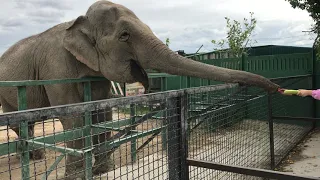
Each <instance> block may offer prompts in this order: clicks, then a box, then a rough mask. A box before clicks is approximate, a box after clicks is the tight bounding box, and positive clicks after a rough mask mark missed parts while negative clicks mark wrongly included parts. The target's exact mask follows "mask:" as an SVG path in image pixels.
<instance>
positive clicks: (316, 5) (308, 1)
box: [285, 0, 320, 57]
mask: <svg viewBox="0 0 320 180" xmlns="http://www.w3.org/2000/svg"><path fill="white" fill-rule="evenodd" d="M285 1H288V2H289V3H290V4H291V6H292V7H293V8H299V9H302V10H306V11H307V12H308V13H309V15H310V17H312V19H313V20H314V22H315V24H314V25H313V27H312V28H311V32H313V33H315V34H316V35H317V37H316V39H315V41H314V43H313V48H314V49H317V51H318V53H317V56H318V57H320V37H319V36H320V1H319V0H285Z"/></svg>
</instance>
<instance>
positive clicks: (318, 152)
mask: <svg viewBox="0 0 320 180" xmlns="http://www.w3.org/2000/svg"><path fill="white" fill-rule="evenodd" d="M319 167H320V128H318V129H316V130H314V131H313V132H312V133H310V134H309V135H308V137H307V138H306V139H305V140H304V141H303V142H301V143H300V144H299V145H298V146H297V147H296V148H294V149H293V150H292V151H291V153H290V154H289V156H288V157H287V158H286V159H285V160H284V161H283V163H282V165H281V166H280V169H279V170H280V171H283V172H288V173H290V174H296V175H302V176H312V177H319V178H320V171H319Z"/></svg>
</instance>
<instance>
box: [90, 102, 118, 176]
mask: <svg viewBox="0 0 320 180" xmlns="http://www.w3.org/2000/svg"><path fill="white" fill-rule="evenodd" d="M111 120H112V110H111V108H107V109H106V110H105V111H103V110H100V111H96V112H94V113H93V116H92V122H93V124H96V123H102V122H107V121H111ZM110 137H111V132H110V131H109V130H105V131H104V132H103V133H100V134H98V135H94V136H93V145H94V147H95V148H96V151H95V154H94V157H95V163H94V168H93V170H94V171H93V173H94V174H95V175H99V174H103V173H106V172H108V171H110V170H113V169H114V168H115V165H114V162H113V159H112V158H111V154H110V153H108V152H107V151H106V150H105V148H104V147H103V146H100V145H104V144H103V143H104V142H105V141H106V140H108V139H110ZM99 147H101V148H99Z"/></svg>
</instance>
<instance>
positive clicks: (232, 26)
mask: <svg viewBox="0 0 320 180" xmlns="http://www.w3.org/2000/svg"><path fill="white" fill-rule="evenodd" d="M253 14H254V13H253V12H250V20H248V19H247V18H244V19H243V25H242V24H241V23H240V22H239V21H237V20H233V21H232V20H231V19H230V18H228V17H225V19H226V21H227V26H226V27H227V37H226V39H222V40H219V41H216V40H212V41H211V42H212V43H213V44H214V45H216V46H218V48H215V50H217V51H224V52H229V53H230V54H232V55H233V56H234V57H240V56H241V55H242V54H243V53H247V52H248V50H249V48H248V46H250V47H251V45H252V43H253V42H256V41H253V40H252V39H251V36H252V34H253V32H254V29H255V27H256V24H257V20H256V18H254V17H253ZM226 44H227V45H226ZM226 46H227V47H226ZM225 48H228V49H226V50H222V49H225Z"/></svg>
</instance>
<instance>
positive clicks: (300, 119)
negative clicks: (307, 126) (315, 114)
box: [272, 116, 320, 122]
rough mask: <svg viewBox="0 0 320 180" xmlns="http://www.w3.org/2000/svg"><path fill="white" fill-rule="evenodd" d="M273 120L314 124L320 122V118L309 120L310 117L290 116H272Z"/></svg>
mask: <svg viewBox="0 0 320 180" xmlns="http://www.w3.org/2000/svg"><path fill="white" fill-rule="evenodd" d="M272 119H277V120H289V121H290V120H292V121H295V120H297V121H307V122H314V121H320V118H309V117H290V116H272Z"/></svg>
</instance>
